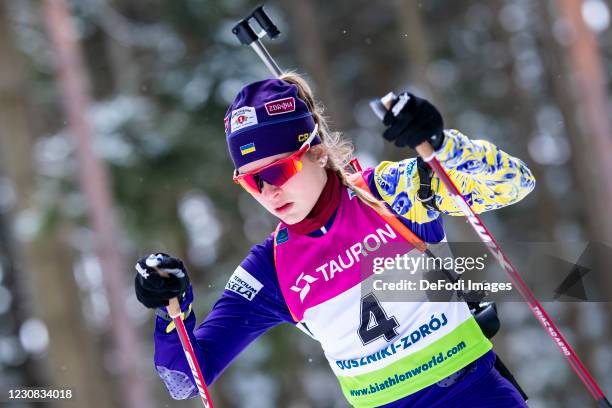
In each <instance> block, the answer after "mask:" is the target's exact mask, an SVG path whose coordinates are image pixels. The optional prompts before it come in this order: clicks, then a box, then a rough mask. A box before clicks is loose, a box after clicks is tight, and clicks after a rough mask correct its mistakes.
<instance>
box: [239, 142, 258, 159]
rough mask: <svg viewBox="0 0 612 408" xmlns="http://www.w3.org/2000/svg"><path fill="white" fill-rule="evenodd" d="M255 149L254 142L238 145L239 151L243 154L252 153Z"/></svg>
mask: <svg viewBox="0 0 612 408" xmlns="http://www.w3.org/2000/svg"><path fill="white" fill-rule="evenodd" d="M254 151H255V143H249V144H245V145H244V146H240V153H241V154H242V155H243V156H244V155H245V154H249V153H253V152H254Z"/></svg>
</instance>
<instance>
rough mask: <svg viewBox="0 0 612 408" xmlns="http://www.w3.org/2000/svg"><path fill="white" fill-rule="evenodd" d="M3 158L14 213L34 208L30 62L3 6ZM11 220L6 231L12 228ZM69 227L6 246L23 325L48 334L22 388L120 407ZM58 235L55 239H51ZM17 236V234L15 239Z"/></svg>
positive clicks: (17, 316)
mask: <svg viewBox="0 0 612 408" xmlns="http://www.w3.org/2000/svg"><path fill="white" fill-rule="evenodd" d="M0 64H1V69H0V71H1V72H2V74H3V75H2V76H0V81H1V82H0V123H1V126H0V156H1V157H0V161H1V163H2V165H3V167H4V170H5V171H6V172H7V175H8V176H9V178H10V179H11V181H12V182H13V185H14V187H15V192H16V203H15V207H14V208H13V210H14V211H13V213H12V214H11V215H12V218H13V219H15V218H16V217H17V216H18V215H19V214H21V213H22V212H23V211H25V210H27V209H31V208H32V206H33V200H32V195H33V193H34V185H35V176H34V171H33V168H32V165H31V163H32V155H31V151H32V138H31V134H30V128H29V124H28V116H29V115H28V90H27V87H26V76H25V71H24V69H25V64H23V62H22V59H21V55H20V54H19V53H18V52H17V51H16V49H15V47H14V40H13V35H12V31H11V29H10V27H9V22H8V20H7V18H6V14H5V9H4V8H3V7H1V6H0ZM11 227H12V226H9V225H6V229H5V232H7V233H8V231H12V230H13V228H11ZM60 230H62V231H64V230H65V228H63V227H61V225H59V226H58V225H57V224H56V228H51V230H50V231H46V234H42V235H41V234H39V235H38V236H36V237H34V239H33V240H32V241H28V242H23V243H22V246H21V247H19V246H18V245H17V242H14V243H15V245H14V246H11V245H10V240H9V239H5V237H2V243H3V247H4V248H3V249H4V250H5V251H3V252H8V253H9V257H8V259H9V260H11V259H12V264H11V265H8V266H9V268H8V270H7V272H8V277H9V282H12V283H13V287H14V291H13V295H14V296H15V299H14V302H13V304H14V306H12V308H11V311H12V315H13V316H14V317H15V320H16V323H15V324H17V323H18V322H23V320H24V319H25V318H26V317H30V316H36V317H40V318H41V319H42V320H43V322H44V323H45V325H46V327H47V331H48V334H49V345H48V349H47V352H48V364H44V362H46V361H44V360H43V361H41V362H40V363H38V364H35V365H33V364H32V362H28V363H27V364H26V366H25V370H26V373H27V374H26V376H25V378H24V381H25V382H24V383H23V384H21V385H23V386H46V387H49V386H52V387H56V388H66V387H69V388H72V389H73V390H74V393H75V394H74V395H75V398H74V399H73V401H74V402H75V403H76V404H77V405H78V406H96V407H111V406H115V405H116V404H115V402H114V401H113V397H112V395H113V394H114V393H113V392H109V391H110V390H109V389H107V388H105V387H104V385H105V383H106V382H107V380H105V378H104V374H103V373H104V370H102V369H100V367H101V366H102V360H101V357H100V355H99V353H98V350H97V349H96V348H95V344H96V340H95V338H94V337H93V336H92V334H91V333H90V332H89V331H88V329H87V327H86V324H85V321H84V318H83V315H82V314H81V304H80V302H79V289H78V287H77V286H76V283H75V281H74V278H73V273H72V270H73V258H72V254H71V250H70V248H69V246H68V245H67V244H66V242H67V240H66V239H64V238H65V237H64V236H62V235H61V231H60ZM51 235H53V236H51ZM8 238H10V236H9V237H8Z"/></svg>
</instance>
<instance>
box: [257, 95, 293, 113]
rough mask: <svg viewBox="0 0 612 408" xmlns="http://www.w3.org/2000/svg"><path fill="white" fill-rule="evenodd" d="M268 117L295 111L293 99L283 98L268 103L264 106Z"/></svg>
mask: <svg viewBox="0 0 612 408" xmlns="http://www.w3.org/2000/svg"><path fill="white" fill-rule="evenodd" d="M264 106H265V107H266V112H268V115H270V116H272V115H281V114H283V113H289V112H293V111H295V98H293V97H290V98H283V99H277V100H275V101H271V102H268V103H266V104H265V105H264Z"/></svg>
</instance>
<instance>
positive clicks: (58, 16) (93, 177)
mask: <svg viewBox="0 0 612 408" xmlns="http://www.w3.org/2000/svg"><path fill="white" fill-rule="evenodd" d="M44 13H45V21H46V23H47V29H48V31H49V34H50V37H51V42H52V47H53V50H54V56H55V58H56V64H57V76H58V85H59V86H60V88H61V91H62V94H63V100H62V101H63V104H64V109H65V112H66V116H67V118H68V126H69V128H70V130H71V134H72V136H73V137H74V138H75V143H76V147H77V156H78V162H79V177H80V185H81V188H82V190H83V193H84V196H85V200H86V202H87V208H88V209H89V216H90V221H91V224H92V229H93V231H94V236H95V237H96V242H95V243H94V245H95V249H96V253H97V255H98V259H99V262H100V266H101V268H102V271H103V283H104V287H105V290H106V297H107V300H108V304H109V312H110V321H111V332H112V335H113V339H114V341H115V346H116V358H115V359H114V361H113V365H115V366H116V367H117V368H118V373H119V382H120V385H121V388H122V391H123V398H124V405H125V406H126V407H130V408H145V407H151V406H153V402H152V400H151V394H150V392H149V381H148V376H146V375H145V373H144V370H143V367H142V363H143V358H142V348H141V347H140V341H139V338H138V335H137V332H136V328H135V326H134V324H133V323H132V322H131V321H130V319H129V317H127V316H128V315H127V314H126V313H125V312H124V310H125V309H126V303H125V299H126V298H127V294H128V290H129V289H128V288H130V286H131V285H130V284H129V283H128V281H127V279H126V276H125V273H124V271H125V270H127V269H126V268H124V265H125V264H124V262H123V260H122V259H121V252H120V248H119V247H118V237H119V230H118V228H117V225H116V221H115V218H114V214H113V211H112V197H111V194H110V188H109V184H110V183H109V180H108V175H107V173H106V168H105V167H104V165H103V163H102V162H101V160H100V159H99V158H98V157H97V155H96V154H95V152H94V151H93V129H92V125H91V123H90V121H89V120H88V113H89V112H88V107H89V106H90V99H89V98H90V97H89V87H88V78H87V74H86V70H85V67H84V66H83V61H82V56H81V51H80V49H79V45H78V43H77V41H76V34H75V31H74V25H73V21H72V18H71V15H70V11H69V10H68V8H67V6H66V4H65V2H64V0H46V1H45V2H44Z"/></svg>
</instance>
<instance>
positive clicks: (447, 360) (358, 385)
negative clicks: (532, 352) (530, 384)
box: [338, 317, 492, 408]
mask: <svg viewBox="0 0 612 408" xmlns="http://www.w3.org/2000/svg"><path fill="white" fill-rule="evenodd" d="M491 348H492V344H491V342H490V341H489V340H488V339H486V338H485V337H484V336H483V335H482V331H481V330H480V327H479V326H478V324H477V323H476V320H475V319H474V318H473V317H470V318H469V319H467V320H466V321H465V322H463V323H461V324H460V325H458V326H457V327H456V328H455V329H454V330H453V331H452V332H450V333H448V334H447V335H446V336H444V337H442V338H441V339H439V340H436V341H435V342H433V343H432V344H430V345H429V346H427V347H425V348H424V349H422V350H419V351H417V352H415V353H412V354H410V355H408V356H406V357H404V358H402V359H401V360H398V361H396V362H394V363H393V364H390V365H389V366H387V367H384V368H382V369H380V370H377V371H373V372H369V373H366V374H362V375H358V376H354V377H349V376H338V380H339V381H340V385H341V387H342V392H343V393H344V395H345V397H346V398H347V399H348V401H349V402H350V403H351V404H352V405H353V406H355V407H364V408H366V407H374V406H379V405H384V404H387V403H389V402H393V401H396V400H398V399H400V398H402V397H404V396H406V395H410V394H413V393H415V392H417V391H419V390H421V389H423V388H425V387H428V386H430V385H432V384H435V383H436V382H438V381H440V380H442V379H443V378H445V377H448V376H449V375H451V374H453V373H455V372H456V371H457V370H459V369H461V368H463V367H465V366H466V365H468V364H469V363H471V362H472V361H474V360H476V359H477V358H478V357H480V356H482V355H483V354H485V353H486V352H487V351H489V350H490V349H491Z"/></svg>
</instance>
